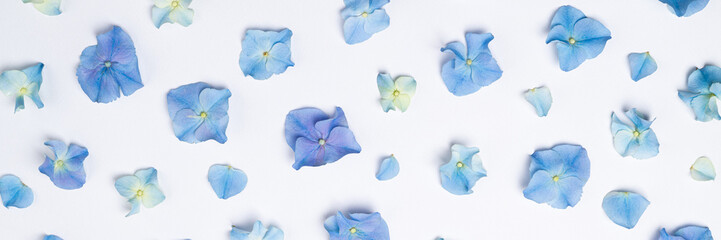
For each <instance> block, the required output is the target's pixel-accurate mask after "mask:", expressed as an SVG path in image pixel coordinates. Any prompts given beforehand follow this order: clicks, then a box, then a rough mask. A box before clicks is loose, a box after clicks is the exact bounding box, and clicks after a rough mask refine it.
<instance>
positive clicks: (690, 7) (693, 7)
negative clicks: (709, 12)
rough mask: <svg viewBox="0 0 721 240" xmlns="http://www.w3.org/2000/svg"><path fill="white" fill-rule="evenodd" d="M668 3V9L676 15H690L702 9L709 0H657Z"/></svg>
mask: <svg viewBox="0 0 721 240" xmlns="http://www.w3.org/2000/svg"><path fill="white" fill-rule="evenodd" d="M659 1H661V2H662V3H665V4H667V5H668V8H669V10H671V12H673V14H676V16H678V17H690V16H691V15H694V14H695V13H697V12H699V11H701V10H703V9H704V8H705V7H706V5H707V4H708V2H709V0H659Z"/></svg>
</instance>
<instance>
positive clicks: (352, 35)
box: [343, 16, 373, 45]
mask: <svg viewBox="0 0 721 240" xmlns="http://www.w3.org/2000/svg"><path fill="white" fill-rule="evenodd" d="M366 22H367V20H366V19H364V18H363V17H361V16H354V17H349V18H346V20H345V22H344V23H343V38H344V39H345V42H346V43H348V44H351V45H353V44H357V43H360V42H363V41H365V40H368V39H370V38H371V36H372V35H373V34H372V33H368V32H366V31H365V25H366Z"/></svg>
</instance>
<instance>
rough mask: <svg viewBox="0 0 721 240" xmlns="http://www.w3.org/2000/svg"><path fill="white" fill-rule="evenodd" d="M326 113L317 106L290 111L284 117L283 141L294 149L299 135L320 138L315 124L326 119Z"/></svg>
mask: <svg viewBox="0 0 721 240" xmlns="http://www.w3.org/2000/svg"><path fill="white" fill-rule="evenodd" d="M327 118H328V114H326V113H325V112H323V111H322V110H320V109H317V108H300V109H296V110H293V111H290V112H289V113H288V115H286V117H285V141H286V142H287V143H288V146H290V148H291V149H293V150H295V145H296V141H297V140H298V138H300V137H304V138H307V139H319V138H321V134H320V132H318V130H316V129H315V124H316V123H317V122H319V121H321V120H324V119H327Z"/></svg>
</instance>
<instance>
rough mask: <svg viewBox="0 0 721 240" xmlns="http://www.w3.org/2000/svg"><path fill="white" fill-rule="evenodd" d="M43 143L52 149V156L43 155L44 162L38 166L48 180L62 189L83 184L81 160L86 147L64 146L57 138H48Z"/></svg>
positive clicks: (83, 176)
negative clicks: (48, 139)
mask: <svg viewBox="0 0 721 240" xmlns="http://www.w3.org/2000/svg"><path fill="white" fill-rule="evenodd" d="M45 145H46V146H48V147H49V148H50V150H52V151H53V155H54V158H50V157H49V156H45V162H43V164H42V165H40V167H39V168H38V170H40V172H41V173H43V174H45V175H47V176H48V177H49V178H50V181H52V182H53V184H55V186H58V187H59V188H62V189H77V188H80V187H82V186H83V185H84V184H85V168H84V167H83V161H85V158H86V157H87V156H88V149H87V148H85V147H83V146H79V145H76V144H70V145H69V146H66V145H65V143H63V142H62V141H58V140H50V141H47V142H45Z"/></svg>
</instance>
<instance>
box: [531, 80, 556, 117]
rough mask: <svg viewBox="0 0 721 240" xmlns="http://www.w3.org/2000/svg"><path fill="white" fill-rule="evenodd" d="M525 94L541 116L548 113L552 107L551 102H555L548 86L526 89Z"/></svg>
mask: <svg viewBox="0 0 721 240" xmlns="http://www.w3.org/2000/svg"><path fill="white" fill-rule="evenodd" d="M524 96H525V97H526V101H528V102H529V103H530V104H531V105H533V108H534V109H536V115H538V116H539V117H545V116H546V115H548V110H550V109H551V104H552V103H553V98H552V97H551V90H549V89H548V87H545V86H544V87H537V88H531V89H529V90H528V91H526V93H525V94H524Z"/></svg>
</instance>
